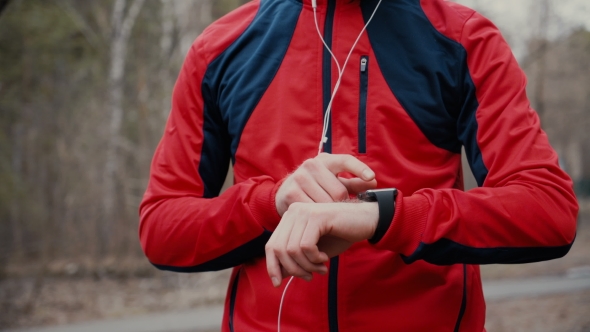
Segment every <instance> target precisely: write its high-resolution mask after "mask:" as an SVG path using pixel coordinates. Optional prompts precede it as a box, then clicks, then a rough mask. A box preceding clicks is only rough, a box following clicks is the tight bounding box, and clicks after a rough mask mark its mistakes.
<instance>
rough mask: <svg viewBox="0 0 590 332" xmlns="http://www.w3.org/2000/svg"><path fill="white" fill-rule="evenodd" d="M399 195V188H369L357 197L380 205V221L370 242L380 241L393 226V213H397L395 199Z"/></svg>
mask: <svg viewBox="0 0 590 332" xmlns="http://www.w3.org/2000/svg"><path fill="white" fill-rule="evenodd" d="M396 197H397V189H395V188H388V189H375V190H367V191H365V192H362V193H359V194H358V195H357V198H358V199H359V200H361V201H364V202H377V205H378V206H379V221H378V222H377V228H376V229H375V234H374V235H373V237H372V238H370V239H369V242H370V243H372V244H375V243H377V242H379V240H381V239H382V238H383V236H384V235H385V233H386V232H387V230H388V229H389V226H391V221H392V220H393V215H394V214H395V199H396Z"/></svg>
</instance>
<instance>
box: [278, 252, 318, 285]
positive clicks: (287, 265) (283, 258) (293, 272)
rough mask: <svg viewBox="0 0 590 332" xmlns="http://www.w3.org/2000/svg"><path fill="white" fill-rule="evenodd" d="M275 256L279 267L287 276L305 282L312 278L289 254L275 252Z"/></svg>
mask: <svg viewBox="0 0 590 332" xmlns="http://www.w3.org/2000/svg"><path fill="white" fill-rule="evenodd" d="M275 255H276V256H277V258H278V260H279V262H280V264H281V266H282V267H283V268H284V269H285V271H287V274H288V275H290V276H295V277H299V278H302V279H305V280H306V281H311V279H312V278H313V276H312V274H311V273H310V272H307V271H306V270H304V269H303V268H302V267H301V266H299V264H297V262H295V260H293V258H291V256H289V254H288V253H287V251H282V250H281V251H275Z"/></svg>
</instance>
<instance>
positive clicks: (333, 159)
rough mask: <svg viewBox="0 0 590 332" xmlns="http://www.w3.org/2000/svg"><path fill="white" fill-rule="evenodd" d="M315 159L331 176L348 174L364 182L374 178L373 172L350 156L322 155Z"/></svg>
mask: <svg viewBox="0 0 590 332" xmlns="http://www.w3.org/2000/svg"><path fill="white" fill-rule="evenodd" d="M317 158H319V160H320V161H321V162H322V163H324V165H325V166H326V168H328V169H329V170H330V172H332V174H338V173H340V172H350V173H352V174H354V175H355V176H357V177H359V178H361V179H363V180H365V181H371V180H373V179H374V178H375V172H373V170H372V169H371V168H370V167H369V166H367V165H366V164H365V163H363V162H362V161H360V160H358V159H357V158H355V157H353V156H351V155H347V154H334V155H332V154H327V153H322V154H321V155H319V156H318V157H317Z"/></svg>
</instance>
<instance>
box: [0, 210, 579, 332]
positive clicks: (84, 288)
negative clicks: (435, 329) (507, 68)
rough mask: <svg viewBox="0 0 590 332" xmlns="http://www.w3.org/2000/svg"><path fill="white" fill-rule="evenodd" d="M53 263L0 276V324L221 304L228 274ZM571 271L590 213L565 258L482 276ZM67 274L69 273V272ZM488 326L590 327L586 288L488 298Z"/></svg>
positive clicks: (499, 268) (495, 330)
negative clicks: (36, 272) (102, 269)
mask: <svg viewBox="0 0 590 332" xmlns="http://www.w3.org/2000/svg"><path fill="white" fill-rule="evenodd" d="M54 265H55V266H57V267H54V268H53V269H54V270H56V271H61V270H63V271H66V273H56V272H55V271H54V272H53V273H49V276H47V275H44V276H43V277H40V276H38V277H31V276H29V277H22V276H18V277H17V276H16V275H13V276H10V274H9V276H8V277H5V278H4V279H1V280H0V329H2V328H7V327H32V326H50V325H59V324H67V323H72V322H81V321H87V320H97V319H109V318H119V317H126V316H132V315H141V314H148V313H158V312H166V311H174V310H186V309H188V308H196V307H199V306H206V305H211V304H221V303H223V300H224V298H225V294H226V289H227V283H228V278H229V272H228V271H221V272H213V273H200V274H176V273H165V272H159V271H157V272H151V273H147V274H143V276H137V275H132V274H131V275H126V274H121V273H103V274H90V273H78V272H76V271H74V270H78V269H75V268H74V267H72V266H71V264H63V263H62V264H54ZM148 268H150V269H152V268H151V267H149V266H148ZM576 269H578V270H582V271H584V270H588V269H590V218H584V219H583V220H582V221H580V223H579V227H578V235H577V239H576V242H575V244H574V246H573V247H572V250H571V251H570V253H569V254H568V255H567V256H566V257H564V258H562V259H559V260H555V261H550V262H543V263H534V264H525V265H493V266H484V267H482V274H483V278H484V281H485V280H497V279H502V278H526V277H531V276H544V275H567V274H571V273H575V272H576V271H577V270H576ZM68 271H69V273H70V276H67V274H68V273H67V272H68ZM72 271H73V272H74V273H72ZM150 271H151V270H150ZM64 274H65V275H64ZM139 275H142V274H139ZM486 328H487V330H488V331H489V332H502V331H535V332H537V331H560V332H562V331H563V332H566V331H567V332H569V331H572V332H574V331H575V332H577V331H590V290H587V291H584V292H578V293H570V294H562V295H555V296H544V297H535V298H521V299H510V300H501V301H490V302H488V304H487V323H486Z"/></svg>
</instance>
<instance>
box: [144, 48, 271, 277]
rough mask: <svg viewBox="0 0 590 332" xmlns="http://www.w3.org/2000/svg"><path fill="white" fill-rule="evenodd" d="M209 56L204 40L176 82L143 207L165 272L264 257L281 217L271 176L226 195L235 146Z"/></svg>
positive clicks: (147, 243)
mask: <svg viewBox="0 0 590 332" xmlns="http://www.w3.org/2000/svg"><path fill="white" fill-rule="evenodd" d="M204 54H206V52H205V51H204V50H203V44H202V43H201V42H200V41H199V40H197V41H196V42H195V44H194V45H193V47H192V48H191V50H190V51H189V53H188V55H187V58H186V60H185V63H184V64H183V67H182V70H181V72H180V75H179V78H178V80H177V82H176V85H175V88H174V93H173V97H172V110H171V113H170V115H169V118H168V121H167V124H166V128H165V132H164V135H163V137H162V139H161V141H160V144H159V145H158V147H157V149H156V152H155V155H154V158H153V161H152V165H151V173H150V179H149V185H148V188H147V190H146V193H145V195H144V198H143V201H142V203H141V206H140V226H139V236H140V240H141V245H142V248H143V250H144V252H145V254H146V256H147V257H148V259H149V261H150V262H151V263H152V264H154V265H155V266H156V267H158V268H161V269H165V270H173V271H179V272H198V271H211V270H220V269H225V268H228V267H232V266H236V265H239V264H241V263H243V262H245V261H247V260H249V259H252V258H254V257H257V256H262V255H263V254H264V245H265V244H266V241H267V240H268V238H269V237H270V234H271V233H270V232H271V231H272V230H274V228H275V227H276V225H277V224H278V222H279V220H280V217H279V215H278V213H277V211H276V208H275V202H274V196H275V193H276V189H277V188H276V187H277V185H276V183H275V181H274V180H273V179H272V178H270V177H266V176H261V177H256V178H251V179H249V180H247V181H244V182H242V183H239V184H236V185H233V186H232V187H231V188H229V189H228V190H227V191H225V192H224V193H223V194H222V195H220V196H218V195H219V191H220V188H221V186H222V184H223V180H224V178H225V176H226V173H227V169H228V165H229V158H230V152H229V149H230V148H229V138H228V134H227V129H226V127H225V126H224V123H223V120H222V118H221V116H220V115H219V111H218V110H216V106H215V102H214V101H213V100H208V98H204V97H203V95H204V93H203V89H202V87H201V84H202V82H203V79H204V77H205V75H206V71H207V61H206V60H205V57H204ZM205 95H206V93H205ZM216 196H218V197H216Z"/></svg>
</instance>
